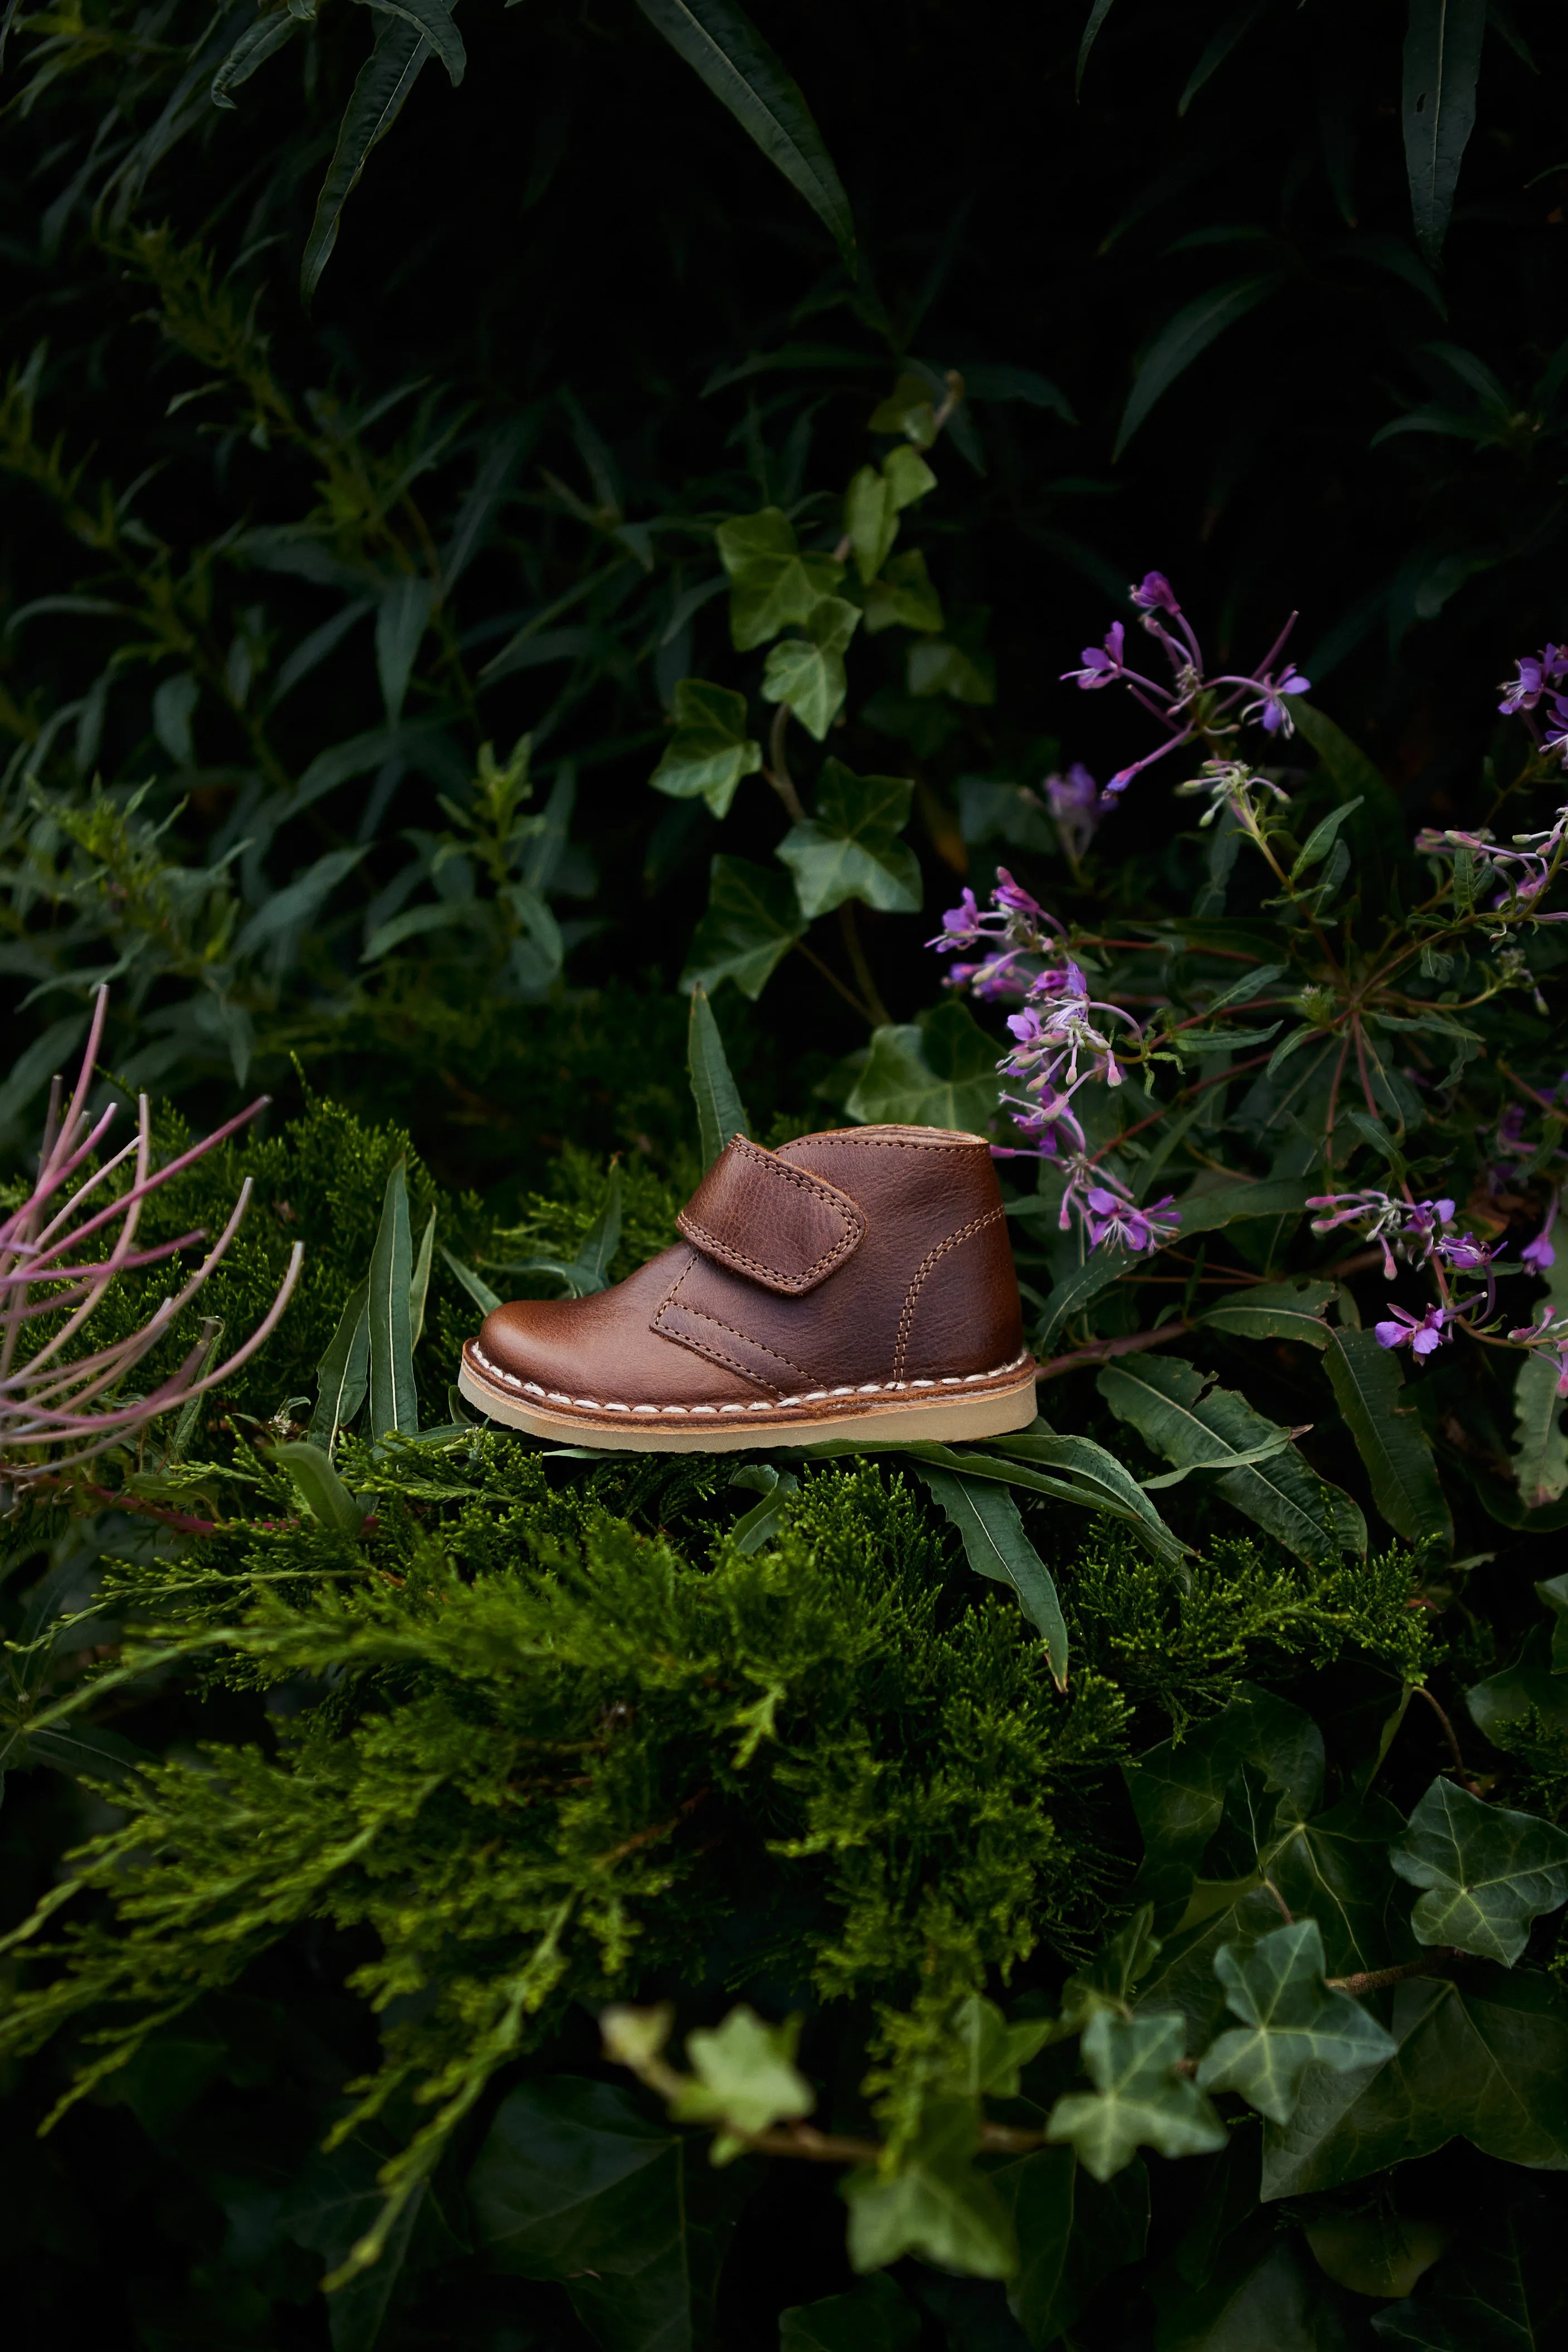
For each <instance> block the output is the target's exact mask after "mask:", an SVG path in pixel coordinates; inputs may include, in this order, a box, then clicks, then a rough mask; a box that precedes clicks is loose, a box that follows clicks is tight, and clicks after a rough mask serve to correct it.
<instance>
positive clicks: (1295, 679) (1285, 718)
mask: <svg viewBox="0 0 1568 2352" xmlns="http://www.w3.org/2000/svg"><path fill="white" fill-rule="evenodd" d="M1261 683H1262V687H1263V696H1262V699H1261V700H1260V701H1258V702H1255V703H1253V704H1251V705H1250V706H1249V707H1248V709H1247V713H1246V716H1247V718H1249V719H1254V718H1255V719H1258V720H1260V721H1261V723H1262V727H1263V731H1264V733H1265V734H1266V735H1278V734H1279V731H1280V730H1281V729H1283V730H1284V732H1285V733H1286V734H1287V735H1293V734H1294V733H1295V731H1296V722H1295V720H1294V719H1292V718H1291V716H1290V713H1289V710H1288V709H1286V707H1285V705H1284V703H1283V702H1282V701H1281V699H1280V697H1281V696H1282V695H1287V694H1305V693H1306V692H1307V689H1308V688H1309V687H1310V685H1311V683H1312V681H1311V679H1310V677H1302V675H1301V673H1300V670H1299V669H1296V668H1295V667H1288V668H1287V670H1286V672H1285V675H1284V677H1282V678H1279V680H1278V681H1276V680H1275V679H1273V678H1268V677H1266V678H1264V679H1263V680H1262V681H1261Z"/></svg>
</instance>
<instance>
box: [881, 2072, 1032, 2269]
mask: <svg viewBox="0 0 1568 2352" xmlns="http://www.w3.org/2000/svg"><path fill="white" fill-rule="evenodd" d="M979 2138H980V2103H979V2101H978V2100H977V2099H941V2098H935V2099H928V2100H927V2101H926V2104H925V2107H924V2110H923V2113H922V2116H921V2130H920V2134H919V2137H918V2138H917V2139H916V2141H915V2144H914V2146H913V2147H912V2148H911V2149H910V2151H909V2152H908V2154H907V2156H906V2157H905V2158H904V2161H903V2163H902V2165H901V2167H900V2169H899V2170H898V2171H897V2172H895V2173H893V2174H892V2175H890V2176H889V2175H887V2174H884V2173H881V2172H871V2171H857V2172H852V2173H851V2174H850V2175H849V2177H848V2179H847V2180H846V2181H845V2182H844V2185H843V2188H842V2189H841V2191H840V2193H841V2195H842V2196H843V2198H844V2200H845V2202H846V2204H847V2206H848V2208H849V2261H850V2264H851V2266H852V2267H853V2268H854V2269H855V2270H858V2271H878V2270H885V2269H886V2268H887V2266H888V2264H889V2263H896V2262H897V2261H898V2260H899V2259H900V2256H901V2255H904V2254H919V2255H920V2256H921V2258H922V2259H923V2260H924V2261H926V2262H931V2263H941V2264H942V2267H943V2268H944V2269H946V2270H952V2271H960V2272H963V2273H967V2274H968V2275H969V2276H970V2277H972V2278H1010V2277H1011V2276H1012V2274H1013V2272H1014V2271H1015V2270H1016V2267H1017V2260H1018V2254H1017V2245H1016V2240H1015V2239H1014V2236H1013V2229H1012V2224H1011V2222H1010V2221H1009V2220H1008V2216H1007V2209H1006V2206H1005V2204H1004V2202H1003V2200H1002V2199H1001V2198H1000V2197H999V2196H998V2195H997V2193H996V2190H995V2189H994V2187H993V2185H992V2183H991V2182H990V2181H989V2180H988V2179H986V2178H985V2176H984V2174H983V2173H981V2172H979V2171H977V2170H976V2168H975V2166H974V2161H973V2158H974V2151H975V2149H976V2147H978V2145H979Z"/></svg>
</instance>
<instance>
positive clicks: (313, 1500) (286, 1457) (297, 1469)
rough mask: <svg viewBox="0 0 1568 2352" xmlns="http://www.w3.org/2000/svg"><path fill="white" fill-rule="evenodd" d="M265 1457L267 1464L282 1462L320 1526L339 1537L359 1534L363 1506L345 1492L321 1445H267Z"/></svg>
mask: <svg viewBox="0 0 1568 2352" xmlns="http://www.w3.org/2000/svg"><path fill="white" fill-rule="evenodd" d="M267 1454H268V1460H269V1461H272V1462H281V1463H282V1465H283V1466H284V1468H285V1469H286V1470H287V1471H288V1473H289V1476H290V1477H291V1478H292V1479H293V1481H294V1484H295V1486H298V1488H299V1489H300V1494H301V1495H302V1496H304V1498H305V1501H306V1504H307V1505H308V1506H309V1507H310V1510H311V1511H312V1512H313V1513H314V1515H315V1517H317V1518H318V1519H320V1520H321V1525H322V1526H323V1527H325V1528H331V1529H332V1531H333V1533H334V1534H336V1535H341V1536H353V1535H357V1534H358V1533H359V1531H360V1528H361V1526H362V1524H363V1519H364V1516H365V1507H364V1505H363V1503H362V1502H360V1501H359V1500H358V1499H357V1498H356V1497H355V1496H353V1495H351V1494H350V1493H349V1490H348V1488H347V1487H346V1486H344V1484H343V1482H342V1479H341V1478H340V1477H339V1475H338V1474H337V1472H336V1471H335V1470H334V1469H333V1467H332V1462H331V1455H330V1454H328V1453H326V1452H325V1450H324V1449H323V1448H322V1447H321V1446H320V1445H312V1444H310V1440H309V1439H308V1438H297V1439H295V1440H294V1442H293V1443H292V1444H288V1445H270V1446H268V1449H267Z"/></svg>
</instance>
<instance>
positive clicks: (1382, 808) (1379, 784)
mask: <svg viewBox="0 0 1568 2352" xmlns="http://www.w3.org/2000/svg"><path fill="white" fill-rule="evenodd" d="M1285 703H1286V707H1287V709H1289V713H1290V716H1291V718H1292V719H1293V720H1294V721H1295V725H1296V731H1297V733H1298V734H1299V735H1300V737H1301V739H1302V740H1303V741H1304V742H1306V743H1309V744H1310V746H1311V748H1312V750H1313V751H1315V752H1316V753H1317V755H1318V757H1319V759H1320V760H1321V761H1322V763H1323V767H1324V769H1325V771H1326V772H1327V774H1328V777H1329V781H1330V782H1331V784H1332V785H1333V788H1334V791H1335V793H1336V794H1337V795H1338V797H1339V799H1340V800H1341V801H1342V802H1343V803H1347V804H1348V803H1352V802H1353V803H1360V805H1358V806H1356V807H1355V808H1354V810H1353V821H1352V824H1351V826H1350V832H1351V838H1352V844H1353V847H1354V857H1355V871H1356V877H1357V879H1358V881H1359V883H1360V886H1361V890H1362V895H1363V898H1366V899H1367V901H1368V902H1369V904H1374V903H1378V902H1380V901H1381V899H1382V897H1383V894H1384V891H1385V889H1386V888H1387V869H1388V860H1387V858H1386V857H1385V856H1384V850H1385V848H1391V849H1394V855H1395V856H1397V854H1398V852H1397V849H1396V848H1395V847H1394V845H1400V844H1403V843H1404V842H1405V839H1406V837H1407V830H1408V829H1407V827H1406V825H1405V813H1404V811H1403V809H1402V808H1401V806H1400V803H1399V797H1398V795H1397V793H1395V792H1394V790H1393V788H1392V787H1391V785H1390V784H1389V782H1388V780H1387V778H1386V777H1385V776H1384V773H1383V771H1382V770H1381V769H1380V768H1379V767H1377V766H1376V764H1375V763H1374V762H1373V761H1371V760H1369V759H1368V757H1367V755H1366V753H1365V752H1364V751H1363V750H1362V749H1361V746H1360V745H1359V744H1358V743H1355V742H1352V740H1351V738H1350V737H1349V736H1348V735H1347V734H1346V733H1345V732H1344V730H1342V728H1339V727H1336V726H1335V724H1334V722H1333V720H1332V719H1329V718H1327V717H1325V715H1324V714H1323V712H1322V711H1321V710H1317V709H1314V708H1313V706H1312V705H1311V703H1310V702H1308V701H1307V700H1306V699H1305V698H1303V697H1302V696H1301V695H1299V694H1288V695H1287V696H1286V697H1285Z"/></svg>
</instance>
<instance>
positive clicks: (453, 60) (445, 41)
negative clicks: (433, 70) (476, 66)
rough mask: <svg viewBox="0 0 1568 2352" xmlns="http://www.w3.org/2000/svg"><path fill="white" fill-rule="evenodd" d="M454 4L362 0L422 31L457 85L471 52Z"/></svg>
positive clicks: (425, 0) (446, 0)
mask: <svg viewBox="0 0 1568 2352" xmlns="http://www.w3.org/2000/svg"><path fill="white" fill-rule="evenodd" d="M361 5H362V6H363V7H367V8H374V9H375V10H376V11H377V12H378V13H379V14H380V15H382V16H401V17H402V18H403V21H404V23H405V25H412V26H414V28H415V30H416V32H419V33H423V34H424V36H425V38H426V40H427V41H428V42H429V44H430V47H432V48H433V49H434V50H435V52H436V55H437V57H438V58H440V60H441V63H442V64H443V65H444V66H445V67H446V68H447V75H448V77H449V78H450V80H451V84H452V88H453V89H457V87H458V83H459V82H460V81H461V80H462V79H463V76H464V74H465V73H466V72H467V70H468V51H467V49H465V48H464V47H463V37H462V35H461V33H459V32H458V28H457V26H456V25H454V24H453V22H452V9H453V6H454V5H455V0H361Z"/></svg>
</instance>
